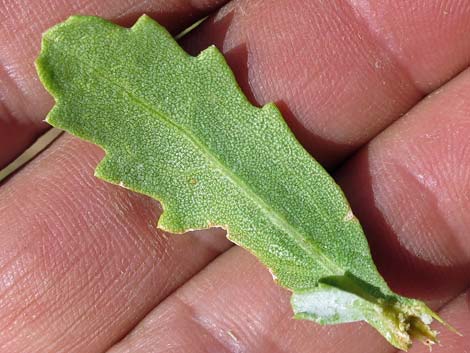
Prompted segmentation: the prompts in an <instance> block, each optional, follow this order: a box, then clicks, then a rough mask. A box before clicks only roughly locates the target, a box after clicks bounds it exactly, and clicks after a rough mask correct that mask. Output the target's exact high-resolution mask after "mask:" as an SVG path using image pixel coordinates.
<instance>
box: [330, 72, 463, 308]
mask: <svg viewBox="0 0 470 353" xmlns="http://www.w3.org/2000/svg"><path fill="white" fill-rule="evenodd" d="M468 92H470V71H468V70H467V71H465V72H464V73H462V74H461V75H459V76H458V77H457V78H455V79H454V80H452V81H451V82H450V83H449V84H447V85H445V86H444V87H443V88H441V89H440V90H439V91H437V92H436V93H434V94H433V95H431V96H430V97H428V98H427V99H425V100H424V101H423V102H422V103H421V104H419V105H418V106H417V107H416V108H415V109H413V110H412V111H411V112H410V113H409V114H407V115H406V116H405V117H403V118H402V119H401V120H400V121H398V122H397V123H395V124H393V125H392V126H391V127H389V128H388V129H387V130H385V131H384V132H383V133H382V134H380V135H379V136H378V137H377V138H376V139H374V140H373V141H372V142H371V143H370V144H369V145H368V146H367V148H364V149H363V150H362V151H361V152H360V153H359V154H358V155H357V156H356V157H355V158H354V159H352V160H351V161H350V162H349V163H348V164H347V165H346V166H345V167H344V168H343V169H342V170H341V171H340V172H339V173H338V175H337V176H338V180H339V182H340V183H341V185H343V186H344V190H345V192H346V195H347V197H348V199H349V200H350V202H351V204H352V208H353V210H354V212H355V214H356V215H357V216H358V218H359V219H360V221H361V224H362V225H363V227H364V229H365V231H366V233H367V234H368V235H369V242H370V244H371V247H372V250H373V255H374V259H375V261H376V263H377V265H378V267H379V269H380V270H381V271H382V273H383V274H384V275H385V277H386V278H387V279H388V280H389V282H390V284H391V285H392V287H393V288H395V289H396V290H398V291H400V292H403V293H405V294H408V295H412V296H421V297H423V296H424V297H427V298H428V299H439V298H449V297H452V296H453V295H455V293H456V292H458V291H459V290H463V289H464V288H466V287H468V285H469V284H470V276H469V275H468V270H469V268H470V246H469V242H468V227H469V226H470V217H469V205H470V204H469V199H470V193H469V190H470V170H469V168H468V166H469V165H470V153H469V151H470V144H469V142H468V136H469V134H470V94H469V93H468ZM430 288H432V290H431V289H430Z"/></svg>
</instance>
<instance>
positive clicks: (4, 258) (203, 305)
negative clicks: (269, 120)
mask: <svg viewBox="0 0 470 353" xmlns="http://www.w3.org/2000/svg"><path fill="white" fill-rule="evenodd" d="M167 3H168V2H167ZM184 3H186V2H180V1H176V0H175V1H172V2H171V4H166V5H160V7H159V5H156V4H153V5H151V4H147V3H145V2H144V3H137V2H136V3H135V4H134V3H131V4H130V3H129V2H125V3H124V2H119V3H117V4H111V3H109V4H106V3H102V2H101V3H100V2H96V1H92V2H89V1H88V2H78V3H74V4H73V5H65V4H63V3H56V4H55V5H54V6H53V5H52V4H51V3H50V2H47V3H43V4H40V3H34V5H28V6H29V7H28V6H27V5H18V4H16V3H15V2H6V3H5V4H4V7H3V11H2V9H0V26H2V29H3V31H2V32H1V33H2V36H3V37H2V38H3V39H2V43H5V45H3V44H2V47H1V49H0V50H1V51H0V59H1V61H0V63H2V65H3V66H2V67H1V69H2V70H0V81H1V83H2V86H1V87H2V88H1V91H0V97H1V98H2V103H3V105H2V106H1V107H3V108H4V109H2V110H0V111H1V112H2V114H3V116H2V120H1V121H0V123H1V124H2V125H1V129H0V143H1V144H2V147H1V149H0V151H1V153H0V158H2V159H3V160H2V161H0V163H5V162H6V161H7V160H8V159H11V157H12V156H13V155H14V154H15V153H17V152H18V151H19V150H21V149H22V148H24V147H25V145H27V143H28V142H29V141H30V140H31V139H32V138H33V136H34V135H35V134H38V133H40V132H41V131H42V130H43V129H44V125H42V124H41V123H40V121H41V120H42V119H43V118H44V116H45V114H46V112H47V111H48V110H49V109H50V107H51V105H52V102H51V99H50V97H48V96H47V94H46V92H45V91H44V90H43V89H42V88H41V86H40V85H39V83H38V81H37V78H36V74H35V71H34V67H33V65H32V63H33V61H34V58H35V56H36V55H37V53H38V51H39V49H38V46H39V43H40V36H39V34H40V32H42V31H43V30H45V29H46V28H48V27H49V26H51V25H52V24H54V23H56V22H59V21H61V20H63V19H65V18H66V17H68V16H69V15H71V14H76V13H86V14H96V15H100V16H104V17H107V18H110V19H117V20H118V22H119V23H121V24H128V25H130V24H132V22H133V21H134V20H135V18H137V17H138V16H139V15H140V14H141V13H144V12H146V13H148V14H149V15H150V16H152V17H154V18H155V19H157V20H158V21H159V22H161V23H162V24H165V25H167V26H169V27H170V28H172V29H173V30H174V31H176V32H177V31H178V30H179V29H181V28H183V27H184V25H185V24H187V23H190V22H191V20H194V19H195V17H197V16H202V14H203V13H204V11H207V10H208V7H209V5H207V4H206V5H203V3H204V2H202V1H194V2H193V4H192V5H183V4H184ZM391 3H392V2H391ZM450 4H452V6H451V5H450ZM133 5H134V6H133ZM216 5H217V4H212V5H211V6H213V7H215V6H216ZM21 6H23V7H21ZM191 6H193V8H191ZM401 6H403V7H400V8H398V7H397V5H393V4H392V5H389V4H384V3H383V2H377V4H370V7H367V8H366V7H365V5H363V3H359V2H351V3H350V5H345V4H344V3H340V2H337V3H335V4H334V3H333V2H328V3H321V2H306V1H303V2H302V1H289V2H274V1H272V2H270V1H259V2H253V1H251V2H249V1H238V2H237V1H234V2H232V3H230V4H229V5H227V6H226V7H225V8H224V9H222V10H221V11H220V12H219V13H218V14H216V15H215V17H212V18H211V19H210V20H209V21H208V22H207V23H206V24H204V25H203V26H202V27H201V28H200V29H198V30H196V31H195V32H194V33H192V34H190V35H189V36H188V37H187V38H185V39H184V40H183V41H182V42H183V44H184V46H185V47H186V48H187V49H188V50H189V51H190V52H192V53H193V54H194V53H196V52H197V51H199V50H200V49H202V48H204V47H206V46H207V45H208V44H210V43H213V42H214V43H216V44H217V45H218V47H219V48H220V49H222V50H223V51H224V52H225V54H226V57H227V60H228V62H229V64H230V65H231V66H232V68H233V69H234V71H235V73H236V75H237V79H238V80H239V82H240V84H241V86H242V88H243V89H244V91H245V93H247V95H248V96H249V97H250V98H251V99H252V100H253V102H256V103H257V104H264V103H265V102H268V101H275V102H276V103H278V105H279V107H280V109H281V110H282V112H283V114H284V117H285V118H286V120H287V121H288V123H289V124H290V126H291V127H292V129H293V131H294V132H295V133H296V135H297V137H298V138H299V139H300V141H301V142H302V143H303V144H304V146H305V147H306V148H307V149H308V150H309V151H311V153H312V154H313V155H314V156H315V157H317V158H318V159H319V160H320V161H321V162H322V163H323V164H324V165H326V166H328V167H329V168H330V170H332V171H333V170H334V175H335V176H336V177H337V179H338V181H339V182H340V184H341V185H342V187H343V188H344V190H345V192H346V193H347V195H348V198H349V200H350V201H351V203H352V206H353V209H354V211H355V213H356V214H357V216H358V217H359V218H360V220H361V223H362V224H363V225H364V228H365V230H366V233H367V235H368V237H369V241H370V244H371V246H372V251H373V254H374V258H375V260H376V262H377V264H378V266H379V269H380V270H381V272H382V274H384V276H385V278H386V280H387V281H388V282H389V283H390V285H391V286H392V287H393V288H394V289H396V290H397V291H399V292H401V293H402V294H405V295H409V296H418V297H423V298H425V299H427V300H428V301H429V302H430V303H431V305H433V307H434V308H437V309H439V308H441V309H442V315H443V317H444V318H445V319H447V320H448V321H449V322H451V323H452V324H453V325H455V326H456V327H457V328H458V329H459V330H460V331H461V332H462V333H463V334H466V335H465V336H463V337H458V336H455V335H454V334H452V333H447V332H443V333H442V335H441V338H442V341H443V347H442V348H441V347H438V348H436V349H435V351H437V352H465V349H466V348H465V347H468V346H469V344H470V343H469V341H468V338H467V337H468V333H470V332H469V329H468V328H467V329H466V327H469V325H468V324H469V323H470V317H469V315H468V310H469V308H468V306H469V305H468V302H469V300H468V297H467V296H466V295H465V294H463V295H459V294H461V293H463V291H464V290H465V289H466V287H467V286H468V280H469V278H468V274H467V273H466V272H468V271H467V270H468V268H469V265H470V264H469V259H470V256H469V254H470V247H469V246H468V245H467V242H466V241H465V238H466V231H467V228H468V225H469V223H470V220H469V217H468V216H467V212H466V211H467V209H468V208H469V207H470V206H469V205H468V204H469V203H468V200H469V198H470V193H469V186H470V184H469V175H470V174H469V173H468V170H469V168H468V167H467V163H466V162H467V161H470V155H468V152H467V150H468V148H467V146H468V145H469V143H468V141H467V140H468V138H467V136H468V133H469V132H470V117H469V114H470V109H469V108H470V99H469V98H470V94H468V93H466V92H467V91H468V89H466V88H467V87H468V85H470V76H469V74H468V73H465V72H464V73H462V74H460V75H459V76H458V77H456V78H454V79H452V81H451V82H450V83H448V84H446V85H444V86H443V87H442V88H440V89H439V91H438V92H439V93H438V94H437V93H435V94H433V95H431V96H430V97H429V98H427V99H426V100H425V101H423V102H421V103H419V104H417V103H418V101H419V99H420V98H421V97H422V96H423V95H425V94H426V93H429V92H431V91H433V90H436V89H438V88H439V87H440V86H442V85H443V84H444V83H445V82H446V81H447V80H450V79H451V78H452V77H453V76H456V75H457V74H458V73H459V71H461V70H462V69H464V68H465V67H466V66H467V64H468V63H467V60H468V57H469V54H470V42H469V43H468V44H467V35H466V30H467V27H470V24H468V21H466V20H467V18H468V13H469V11H470V8H468V7H466V5H465V4H464V3H463V2H462V5H461V6H456V2H455V1H453V2H449V5H448V8H446V5H445V4H442V3H440V6H434V5H431V4H429V2H423V4H421V3H420V4H419V5H417V4H416V2H411V1H410V2H407V3H406V4H403V5H401ZM162 7H165V8H166V9H162ZM197 7H200V9H199V10H198V11H196V10H195V8H197ZM20 10H21V11H20ZM123 13H125V14H126V13H127V14H126V15H122V14H123ZM28 14H29V15H28ZM417 28H419V31H418V30H417ZM415 104H417V105H416V107H415V108H414V109H413V110H412V111H411V112H410V113H409V114H407V115H406V116H401V115H402V114H403V113H405V112H406V111H408V110H409V109H410V108H411V107H412V106H414V105H415ZM7 113H8V115H7ZM389 125H390V126H389ZM387 126H389V127H387ZM381 131H382V132H381ZM379 133H380V134H379ZM358 149H360V150H359V152H358V153H357V154H356V155H354V156H353V157H351V155H352V154H353V152H354V151H356V150H358ZM102 156H103V152H102V151H100V150H99V149H98V148H96V147H94V146H91V145H89V144H87V143H85V142H82V141H78V140H77V139H75V138H72V137H70V136H63V137H61V138H60V139H59V140H58V141H56V142H55V143H54V144H53V145H52V146H51V147H50V148H49V149H48V150H47V151H45V152H44V153H43V154H42V155H41V156H40V157H38V158H37V159H36V160H34V161H33V162H31V163H30V164H29V165H28V166H27V167H26V168H25V169H23V170H21V171H19V172H18V173H17V174H16V175H15V176H14V177H12V178H10V179H9V180H8V181H7V182H5V183H4V184H3V185H2V186H1V187H0V210H1V211H2V212H1V213H0V214H1V215H2V217H1V220H0V239H1V240H2V243H1V247H0V249H1V250H0V278H1V281H0V298H1V299H0V314H1V315H0V347H1V349H0V352H3V351H4V352H8V353H10V352H103V351H107V350H108V349H109V351H110V352H112V353H121V352H168V351H170V352H334V353H340V352H384V353H385V352H392V351H394V350H393V348H392V347H391V346H389V345H388V344H387V343H386V342H385V341H384V340H383V339H382V338H381V337H380V336H379V335H378V334H377V333H376V332H375V331H374V330H373V329H371V328H370V327H368V326H367V325H364V324H350V325H349V324H348V325H338V326H319V325H316V324H314V323H311V322H306V321H294V320H293V319H291V309H290V305H289V293H287V292H286V291H285V290H282V289H281V288H279V287H278V286H276V285H275V284H274V283H273V281H272V279H271V276H270V275H269V273H268V272H267V270H266V269H265V268H264V267H263V266H262V265H260V264H259V263H258V262H257V261H256V260H255V259H254V258H253V257H252V256H251V255H249V254H248V253H246V252H245V251H243V250H242V249H240V248H237V247H230V243H229V242H228V241H226V240H225V239H224V237H223V234H222V232H221V231H201V232H196V234H188V235H183V236H172V235H168V234H164V233H163V232H161V231H158V230H156V229H155V223H156V222H155V221H156V218H157V217H158V213H159V212H158V206H157V204H156V203H155V202H153V201H151V200H149V199H148V198H145V197H143V196H140V195H136V194H133V193H130V192H128V191H126V190H123V189H120V188H117V187H115V186H112V185H108V184H106V183H104V182H102V181H100V180H97V179H95V178H94V177H93V169H94V167H95V166H96V164H97V162H98V161H99V159H100V158H102ZM346 159H347V162H346V163H344V164H342V161H344V160H346ZM219 254H220V256H219V257H217V258H216V259H215V257H216V256H217V255H219ZM201 270H202V271H201ZM199 271H200V272H199ZM454 297H457V298H456V299H453V298H454ZM452 299H453V300H452ZM122 338H123V339H122ZM120 339H122V341H120V342H119V343H118V341H119V340H120ZM425 349H426V348H425V347H421V346H419V345H417V346H416V347H415V348H414V349H413V352H420V351H421V352H424V350H425Z"/></svg>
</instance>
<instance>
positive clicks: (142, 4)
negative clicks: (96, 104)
mask: <svg viewBox="0 0 470 353" xmlns="http://www.w3.org/2000/svg"><path fill="white" fill-rule="evenodd" d="M223 2H225V1H224V0H213V1H203V0H196V1H185V0H171V1H153V2H149V1H137V0H131V1H111V0H106V1H98V0H92V1H87V0H78V1H61V0H53V1H45V0H41V1H33V2H22V1H14V0H10V1H8V0H6V1H2V5H1V6H0V43H2V45H1V46H0V168H2V167H3V166H4V165H6V164H7V163H8V162H9V161H11V160H12V159H13V158H15V156H17V155H18V154H19V153H20V152H21V151H23V150H24V149H25V148H26V147H27V146H28V145H29V144H31V142H32V141H33V140H34V139H35V138H36V137H37V136H38V135H39V134H40V133H41V132H43V131H44V130H45V129H46V127H47V125H46V124H45V123H43V119H44V117H45V116H46V113H47V112H48V111H49V109H50V108H51V107H52V99H51V97H50V96H49V95H48V94H47V92H46V91H45V90H44V89H43V88H42V86H41V84H40V83H39V81H38V78H37V75H36V70H35V68H34V60H35V58H36V56H37V55H38V54H39V48H40V44H41V33H42V32H44V31H45V30H46V29H47V28H49V27H51V26H52V25H54V24H56V23H58V22H60V21H63V20H65V19H66V18H67V17H69V16H70V15H75V14H86V15H98V16H102V17H104V18H107V19H111V20H113V21H115V22H118V23H120V24H122V25H131V24H132V23H134V21H135V20H136V19H137V17H139V16H140V15H141V14H143V13H147V14H149V15H150V16H152V17H153V18H155V19H156V20H157V21H159V22H160V23H162V24H163V25H164V26H166V27H168V28H169V29H170V30H171V31H173V32H174V33H176V32H178V31H180V30H182V29H184V28H185V26H187V25H189V24H191V23H192V22H193V21H195V20H197V19H198V18H201V17H203V16H205V15H206V14H207V13H208V12H210V11H211V10H214V9H215V8H217V7H218V6H220V5H221V4H222V3H223Z"/></svg>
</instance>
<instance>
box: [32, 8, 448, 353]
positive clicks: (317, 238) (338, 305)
mask: <svg viewBox="0 0 470 353" xmlns="http://www.w3.org/2000/svg"><path fill="white" fill-rule="evenodd" d="M36 64H37V69H38V73H39V76H40V79H41V81H42V83H43V84H44V86H45V87H46V88H47V89H48V91H49V92H50V93H51V94H52V95H53V96H54V97H55V100H56V105H55V106H54V108H53V109H52V110H51V112H50V113H49V115H48V116H47V121H48V122H49V123H50V124H51V125H53V126H56V127H59V128H62V129H64V130H66V131H69V132H70V133H72V134H74V135H76V136H79V137H81V138H83V139H85V140H88V141H91V142H93V143H95V144H97V145H99V146H101V147H102V148H103V149H104V150H105V151H106V157H105V158H104V159H103V160H102V161H101V163H100V164H99V166H98V167H97V170H96V175H97V176H98V177H100V178H102V179H104V180H106V181H108V182H111V183H115V184H118V185H121V186H125V187H127V188H129V189H131V190H134V191H136V192H139V193H142V194H146V195H150V196H151V197H153V198H155V199H157V200H159V201H160V202H161V203H162V205H163V208H164V212H163V214H162V216H161V217H160V219H159V221H158V225H159V227H160V228H162V229H164V230H167V231H169V232H173V233H182V232H186V231H188V230H192V229H203V228H208V227H215V226H219V227H223V228H224V229H226V230H227V233H228V236H229V239H230V240H232V241H233V242H234V243H236V244H238V245H240V246H242V247H244V248H246V249H248V250H249V251H250V252H252V253H253V254H255V255H256V256H257V257H258V258H259V259H260V261H261V262H263V263H264V264H265V265H266V266H267V267H269V268H270V270H271V271H272V273H273V275H274V276H275V278H276V280H277V282H278V283H279V284H280V285H281V286H284V287H286V288H288V289H289V290H291V291H292V292H293V295H292V306H293V309H294V312H295V316H296V317H298V318H304V319H311V320H314V321H316V322H318V323H322V324H333V323H341V322H351V321H358V320H364V321H367V322H368V323H369V324H371V325H372V326H374V327H375V328H376V329H377V330H378V331H379V332H380V333H381V334H382V335H383V336H384V337H385V338H386V339H387V340H388V341H389V342H390V343H391V344H393V345H394V346H395V347H398V348H400V349H403V350H406V349H407V348H408V347H409V346H410V344H411V341H412V339H413V338H415V337H416V338H419V339H421V340H423V341H425V342H426V343H432V342H435V341H436V333H435V332H434V331H432V330H431V329H430V328H429V326H428V324H429V323H430V322H431V321H432V318H437V319H438V320H440V318H438V317H437V315H436V314H435V313H434V312H432V311H431V310H430V309H429V308H428V307H427V306H426V305H425V304H424V303H422V302H420V301H418V300H414V299H409V298H404V297H402V296H399V295H397V294H395V293H393V292H392V291H391V290H390V289H389V287H388V286H387V284H386V283H385V281H384V280H383V278H382V277H381V276H380V274H379V273H378V272H377V269H376V267H375V265H374V263H373V261H372V259H371V255H370V252H369V248H368V244H367V241H366V239H365V236H364V234H363V231H362V229H361V226H360V224H359V222H358V220H357V219H356V218H355V217H354V215H353V214H352V212H351V209H350V207H349V205H348V202H347V201H346V199H345V197H344V195H343V193H342V191H341V190H340V188H339V187H338V186H337V185H336V184H335V182H334V181H333V179H332V178H331V177H330V176H329V175H328V173H327V172H325V170H324V169H323V168H322V167H321V166H320V165H319V164H318V163H317V162H316V161H315V160H314V159H313V158H312V157H311V156H310V155H309V154H308V153H307V152H306V151H305V150H304V149H303V148H302V147H301V145H300V144H299V143H298V142H297V140H296V139H295V137H294V136H293V134H292V133H291V131H290V130H289V128H288V127H287V125H286V124H285V122H284V120H283V118H282V116H281V114H280V112H279V110H278V109H277V108H276V106H275V105H274V104H267V105H265V106H264V107H262V108H258V107H255V106H253V105H251V104H250V103H249V101H248V100H247V99H246V97H245V96H244V95H243V93H242V92H241V90H240V88H239V87H238V85H237V83H236V80H235V78H234V76H233V74H232V72H231V71H230V69H229V67H228V65H227V64H226V62H225V60H224V58H223V56H222V54H221V53H220V52H219V51H218V50H217V49H216V48H215V47H213V46H212V47H209V48H207V49H206V50H204V51H203V52H201V53H200V54H199V55H198V56H197V57H192V56H189V55H188V54H187V53H186V52H184V51H183V50H182V49H181V48H180V47H179V46H178V44H177V43H176V42H175V41H174V39H173V38H172V37H171V35H170V34H169V33H168V32H167V31H166V30H165V29H164V28H163V27H161V26H160V25H159V24H158V23H156V22H155V21H153V20H152V19H150V18H149V17H147V16H142V17H141V18H140V19H139V20H138V21H137V23H136V24H135V25H134V26H133V27H132V28H130V29H128V28H123V27H120V26H117V25H114V24H112V23H110V22H107V21H105V20H103V19H100V18H97V17H86V16H85V17H82V16H74V17H71V18H70V19H68V20H67V21H65V22H63V23H61V24H58V25H56V26H55V27H53V28H52V29H50V30H49V31H48V32H47V33H45V35H44V37H43V42H42V51H41V54H40V56H39V58H38V59H37V62H36Z"/></svg>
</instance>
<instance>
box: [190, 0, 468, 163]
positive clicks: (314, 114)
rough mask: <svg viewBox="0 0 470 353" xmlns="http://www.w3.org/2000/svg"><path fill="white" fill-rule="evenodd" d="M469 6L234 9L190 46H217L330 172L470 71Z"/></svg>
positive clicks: (338, 4)
mask: <svg viewBox="0 0 470 353" xmlns="http://www.w3.org/2000/svg"><path fill="white" fill-rule="evenodd" d="M469 11H470V5H469V3H468V2H466V1H440V2H438V3H436V2H429V1H420V2H416V1H413V0H410V1H404V2H403V1H402V2H400V5H397V4H396V2H395V1H365V2H364V1H353V0H351V1H348V2H345V1H307V2H306V1H301V0H296V1H287V2H286V1H285V2H281V3H279V2H277V1H263V2H257V1H242V0H239V1H233V2H231V3H230V4H228V5H227V6H226V7H225V8H224V10H223V11H220V12H219V14H217V15H216V16H215V17H214V18H213V19H212V20H211V21H208V22H207V23H206V24H204V25H203V26H202V27H201V28H200V30H196V31H195V33H194V35H193V36H188V37H187V39H186V40H185V41H184V43H185V45H186V47H187V48H188V49H189V50H190V51H191V52H193V53H196V52H198V51H199V50H200V49H202V48H205V47H206V46H207V45H208V44H210V43H215V44H216V45H217V46H218V47H219V48H220V49H221V50H222V51H223V52H224V53H225V55H226V58H227V60H228V62H229V63H230V66H231V67H232V68H233V69H234V70H235V72H236V75H237V79H238V81H239V83H240V85H241V86H242V88H243V89H244V91H245V92H248V94H249V96H250V97H251V99H252V100H253V101H255V102H256V103H258V104H264V103H266V102H269V101H274V102H276V103H278V105H279V107H280V108H281V111H282V113H283V115H284V117H285V119H286V120H287V122H288V123H289V125H290V126H291V128H292V129H293V131H294V132H295V134H296V136H297V138H299V139H300V141H301V142H302V144H303V145H304V146H305V147H306V148H307V150H309V151H310V152H311V153H312V154H313V155H314V156H315V157H316V158H317V159H319V161H320V162H322V163H323V164H325V165H326V166H329V167H331V166H333V165H335V164H337V163H338V162H339V161H340V160H342V159H343V158H344V157H345V156H347V155H348V154H350V153H351V152H352V151H354V150H355V149H357V148H358V146H360V145H362V144H364V143H365V142H367V141H368V140H370V139H371V138H372V137H373V136H375V135H376V134H377V133H378V132H380V131H381V130H383V129H384V128H385V127H386V126H388V125H389V124H390V123H392V122H393V121H394V120H396V119H397V118H399V117H400V116H401V115H402V114H403V113H405V112H406V111H407V110H408V109H410V107H412V106H413V105H414V104H416V103H417V102H418V101H419V100H420V99H421V97H423V95H425V94H426V93H428V92H430V91H432V90H433V89H435V88H436V87H438V86H440V85H441V84H442V83H443V82H445V81H446V80H448V79H450V78H451V77H452V76H453V75H455V74H456V73H458V72H459V71H461V70H462V69H463V68H465V67H466V66H467V65H468V58H469V54H470V42H469V41H468V40H467V33H468V31H469V30H470V22H469V21H468V20H467V19H468V15H469Z"/></svg>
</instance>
